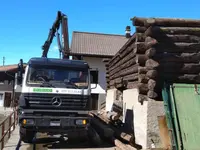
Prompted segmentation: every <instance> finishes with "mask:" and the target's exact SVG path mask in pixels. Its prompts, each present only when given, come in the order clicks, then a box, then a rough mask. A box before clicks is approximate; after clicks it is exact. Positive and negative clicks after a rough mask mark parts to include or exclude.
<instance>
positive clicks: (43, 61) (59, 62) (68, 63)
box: [28, 57, 89, 68]
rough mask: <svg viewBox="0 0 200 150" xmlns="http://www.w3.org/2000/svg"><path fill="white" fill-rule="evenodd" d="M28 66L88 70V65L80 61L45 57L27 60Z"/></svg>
mask: <svg viewBox="0 0 200 150" xmlns="http://www.w3.org/2000/svg"><path fill="white" fill-rule="evenodd" d="M28 64H30V65H46V66H59V67H73V68H88V67H89V66H88V63H87V62H85V61H82V60H69V59H58V58H46V57H33V58H31V59H30V60H29V62H28Z"/></svg>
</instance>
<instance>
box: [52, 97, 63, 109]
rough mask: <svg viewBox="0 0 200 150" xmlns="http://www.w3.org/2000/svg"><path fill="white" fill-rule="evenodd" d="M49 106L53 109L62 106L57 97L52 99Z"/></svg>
mask: <svg viewBox="0 0 200 150" xmlns="http://www.w3.org/2000/svg"><path fill="white" fill-rule="evenodd" d="M51 104H52V105H53V106H55V107H58V106H60V105H61V104H62V100H61V99H60V98H59V97H53V98H52V101H51Z"/></svg>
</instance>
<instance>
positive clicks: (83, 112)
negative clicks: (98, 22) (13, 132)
mask: <svg viewBox="0 0 200 150" xmlns="http://www.w3.org/2000/svg"><path fill="white" fill-rule="evenodd" d="M60 24H61V25H62V37H63V45H64V46H63V45H61V44H60V43H61V42H60V40H59V39H60V38H59V34H58V29H59V26H60ZM66 26H67V17H66V16H65V15H64V14H62V13H61V12H60V11H58V15H57V19H56V21H55V23H54V24H53V26H52V28H51V29H50V34H49V36H48V39H47V41H46V42H45V44H44V45H43V46H42V49H43V54H42V57H33V58H31V59H30V60H29V61H28V63H27V64H26V68H25V69H24V66H23V60H22V59H21V60H20V63H19V65H18V73H17V76H16V80H17V86H16V88H15V89H17V88H18V89H19V88H21V92H20V96H19V104H18V110H19V126H20V138H21V140H22V141H23V142H25V143H32V142H33V139H34V138H35V136H36V133H38V132H40V133H47V134H50V135H58V134H59V135H60V136H61V137H65V136H67V137H68V138H69V137H70V135H71V136H73V135H75V134H74V133H77V132H78V133H80V132H81V133H86V135H88V136H91V133H94V134H93V135H95V134H96V135H97V133H96V132H95V131H94V130H93V129H92V127H91V126H90V119H91V117H90V115H89V112H90V111H91V110H92V100H91V90H92V87H91V83H90V67H89V65H88V63H87V62H85V61H82V60H71V59H69V57H68V55H69V46H68V30H67V27H66ZM56 32H57V37H58V45H59V51H60V54H62V58H47V54H48V50H49V47H50V44H51V43H52V40H53V37H54V36H55V33H56ZM66 55H67V56H66ZM60 56H61V55H60ZM93 88H96V85H95V86H94V87H93ZM16 91H17V90H16ZM90 131H92V132H90ZM82 135H83V134H82ZM93 135H92V136H93ZM94 139H95V138H94V137H93V138H92V140H94Z"/></svg>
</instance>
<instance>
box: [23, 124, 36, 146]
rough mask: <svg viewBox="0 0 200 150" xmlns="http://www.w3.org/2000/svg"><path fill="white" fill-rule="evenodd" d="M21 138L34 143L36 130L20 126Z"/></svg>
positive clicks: (25, 141)
mask: <svg viewBox="0 0 200 150" xmlns="http://www.w3.org/2000/svg"><path fill="white" fill-rule="evenodd" d="M19 134H20V139H21V140H22V141H23V142H24V143H33V138H34V137H35V132H34V131H31V130H27V129H25V128H22V127H20V131H19Z"/></svg>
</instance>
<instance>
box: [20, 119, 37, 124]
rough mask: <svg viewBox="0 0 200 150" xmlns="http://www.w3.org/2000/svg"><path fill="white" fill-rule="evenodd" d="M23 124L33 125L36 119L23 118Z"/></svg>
mask: <svg viewBox="0 0 200 150" xmlns="http://www.w3.org/2000/svg"><path fill="white" fill-rule="evenodd" d="M22 124H23V125H33V124H34V120H33V119H23V120H22Z"/></svg>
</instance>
